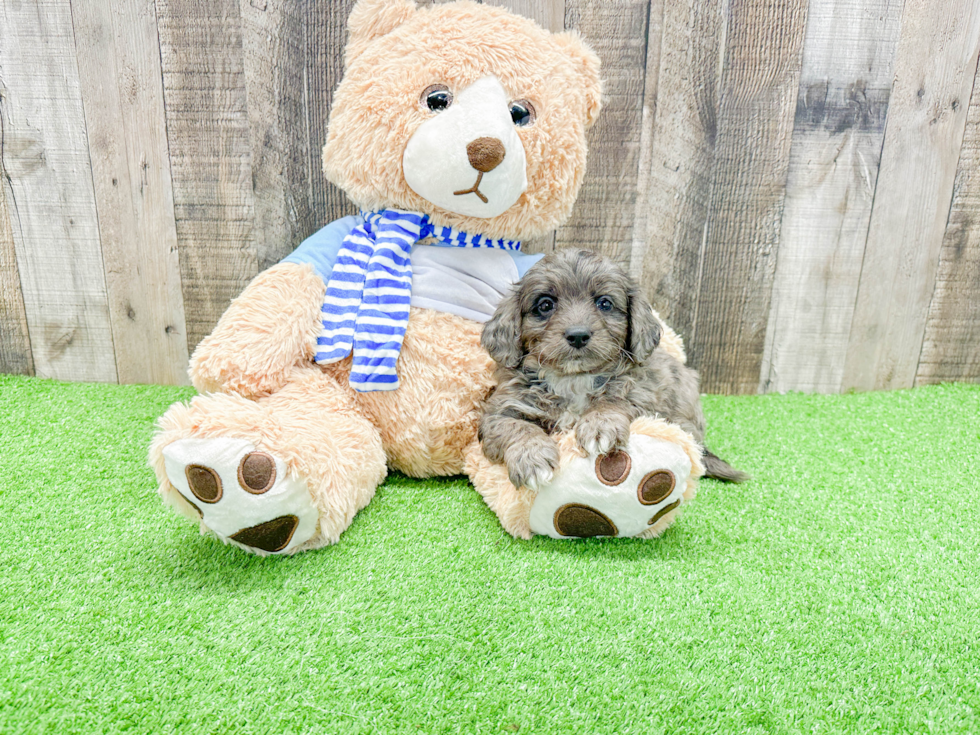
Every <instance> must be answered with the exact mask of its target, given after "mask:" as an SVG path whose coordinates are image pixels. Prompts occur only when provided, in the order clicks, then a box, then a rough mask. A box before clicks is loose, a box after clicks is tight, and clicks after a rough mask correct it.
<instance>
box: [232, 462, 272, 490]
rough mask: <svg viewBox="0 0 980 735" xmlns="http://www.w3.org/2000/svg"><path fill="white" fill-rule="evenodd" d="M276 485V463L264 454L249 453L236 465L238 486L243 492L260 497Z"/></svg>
mask: <svg viewBox="0 0 980 735" xmlns="http://www.w3.org/2000/svg"><path fill="white" fill-rule="evenodd" d="M275 483H276V461H275V460H274V459H273V458H272V457H270V456H269V455H268V454H266V453H265V452H249V453H248V454H246V455H245V456H244V457H242V461H241V462H240V463H239V464H238V484H239V485H241V486H242V489H243V490H244V491H245V492H248V493H252V495H261V494H262V493H266V492H269V489H270V488H271V487H272V486H273V485H274V484H275Z"/></svg>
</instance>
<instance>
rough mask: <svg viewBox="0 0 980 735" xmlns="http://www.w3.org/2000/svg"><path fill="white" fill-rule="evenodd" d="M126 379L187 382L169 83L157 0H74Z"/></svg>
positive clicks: (120, 364) (121, 371) (112, 310)
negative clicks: (166, 107) (166, 108)
mask: <svg viewBox="0 0 980 735" xmlns="http://www.w3.org/2000/svg"><path fill="white" fill-rule="evenodd" d="M72 19H73V22H74V29H75V42H76V48H77V56H78V72H79V81H80V84H81V90H82V102H83V103H84V109H85V123H86V126H87V129H88V140H89V153H90V157H91V165H92V178H93V181H94V185H95V200H96V205H97V207H98V212H99V233H100V236H101V241H102V254H103V261H104V263H105V274H106V287H107V289H108V296H109V314H110V316H111V318H112V337H113V344H114V346H115V357H116V369H117V372H118V376H119V382H121V383H163V384H171V385H172V384H180V383H187V382H188V379H187V336H186V333H185V331H184V303H183V297H182V294H181V287H180V261H179V258H178V255H177V228H176V223H175V221H174V200H173V190H172V188H171V180H170V160H169V152H168V149H167V131H166V119H165V117H164V113H163V83H162V80H161V74H160V49H159V44H158V41H157V28H156V15H155V13H154V10H153V2H152V0H73V6H72Z"/></svg>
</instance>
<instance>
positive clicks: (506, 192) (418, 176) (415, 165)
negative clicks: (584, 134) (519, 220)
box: [402, 76, 527, 218]
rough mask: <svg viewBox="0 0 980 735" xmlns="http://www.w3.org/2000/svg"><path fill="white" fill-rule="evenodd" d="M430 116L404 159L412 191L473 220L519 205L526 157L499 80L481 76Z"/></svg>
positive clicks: (406, 174) (525, 171)
mask: <svg viewBox="0 0 980 735" xmlns="http://www.w3.org/2000/svg"><path fill="white" fill-rule="evenodd" d="M429 114H431V117H430V118H429V119H428V120H426V121H425V122H423V123H422V124H421V125H420V126H419V128H418V129H417V130H416V131H415V133H414V134H413V135H412V137H411V138H409V140H408V143H407V144H406V146H405V153H404V155H403V156H402V170H403V173H404V175H405V181H406V183H407V184H408V185H409V187H411V189H412V191H414V192H415V193H416V194H418V195H419V196H422V197H424V198H425V199H427V200H428V201H429V202H431V203H432V204H435V205H436V206H438V207H441V208H442V209H445V210H447V211H450V212H454V213H456V214H462V215H466V216H470V217H480V218H491V217H496V216H497V215H499V214H502V213H503V212H505V211H507V210H508V209H509V208H510V207H512V206H513V205H514V204H515V203H517V201H518V200H519V199H520V197H521V194H523V193H524V192H525V191H526V190H527V170H526V169H527V159H526V156H525V153H524V145H523V143H521V139H520V136H519V135H518V134H517V132H516V130H515V123H514V121H513V119H512V116H511V112H510V102H509V99H508V97H507V93H506V91H505V90H504V88H503V86H502V85H501V84H500V82H499V80H497V78H496V77H493V76H486V77H483V78H482V79H479V80H477V81H476V82H474V83H473V84H471V85H469V86H468V87H466V88H465V89H463V90H462V91H461V92H459V93H458V94H456V95H454V96H453V97H452V103H451V104H448V105H447V106H445V107H444V108H441V109H439V110H432V111H430V113H429Z"/></svg>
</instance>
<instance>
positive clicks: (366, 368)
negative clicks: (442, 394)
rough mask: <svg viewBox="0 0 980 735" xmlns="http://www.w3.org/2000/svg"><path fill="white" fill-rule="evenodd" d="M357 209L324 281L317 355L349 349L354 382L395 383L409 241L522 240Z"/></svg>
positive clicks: (368, 387)
mask: <svg viewBox="0 0 980 735" xmlns="http://www.w3.org/2000/svg"><path fill="white" fill-rule="evenodd" d="M362 215H363V216H364V223H363V224H361V225H358V226H357V227H355V228H354V229H353V230H352V231H351V233H350V234H349V235H347V237H345V238H344V244H343V245H342V246H341V248H340V252H339V253H338V255H337V262H336V264H335V265H334V268H333V273H332V275H331V276H330V281H329V283H327V293H326V296H325V297H324V299H323V307H322V311H323V330H322V331H321V332H320V337H319V338H318V339H317V352H316V361H317V362H318V363H320V364H322V365H326V364H329V363H332V362H338V361H340V360H343V359H344V358H345V357H347V355H349V354H350V353H351V350H353V352H354V364H353V366H352V367H351V372H350V384H351V387H352V388H354V390H356V391H359V392H361V393H365V392H368V391H377V390H395V388H397V387H398V374H397V373H396V372H395V363H396V362H397V361H398V354H399V352H400V351H401V348H402V340H403V339H404V337H405V327H406V326H407V325H408V312H409V308H410V305H411V301H412V260H411V252H412V246H413V245H415V243H417V242H418V241H419V240H423V239H425V238H427V237H434V238H435V239H437V240H439V241H440V242H443V243H446V244H447V245H451V246H453V247H460V248H501V249H504V250H520V247H521V244H520V243H519V242H515V241H514V240H491V239H490V238H487V237H484V236H483V235H468V234H466V233H465V232H461V231H460V230H457V229H455V228H451V227H441V226H436V225H433V224H431V223H430V222H429V217H428V215H423V214H418V213H416V212H403V211H401V210H398V209H386V210H384V211H383V212H362Z"/></svg>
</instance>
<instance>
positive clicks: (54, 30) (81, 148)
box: [0, 0, 116, 382]
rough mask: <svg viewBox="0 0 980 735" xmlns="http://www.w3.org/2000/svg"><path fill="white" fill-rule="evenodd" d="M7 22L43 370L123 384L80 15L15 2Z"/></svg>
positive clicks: (21, 258)
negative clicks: (86, 109) (79, 62)
mask: <svg viewBox="0 0 980 735" xmlns="http://www.w3.org/2000/svg"><path fill="white" fill-rule="evenodd" d="M2 23H3V25H2V27H0V69H2V70H3V73H2V84H3V90H2V94H3V105H2V110H0V114H2V115H3V150H2V152H0V153H2V162H3V163H2V168H3V172H4V177H5V181H4V187H5V192H4V195H5V198H6V201H7V206H8V209H9V210H10V212H11V217H10V226H11V231H12V235H13V241H14V248H15V251H16V253H17V264H18V267H19V271H20V284H21V290H22V293H23V298H24V312H25V314H26V317H27V323H28V328H29V331H30V337H31V347H32V352H33V359H34V367H35V370H36V373H37V374H38V375H40V376H42V377H47V378H58V379H63V380H79V381H100V382H115V380H116V366H115V361H114V360H113V344H112V331H111V328H110V320H109V308H108V303H107V298H106V286H105V277H104V274H103V267H102V249H101V245H100V242H99V229H98V220H97V215H96V209H95V197H94V194H93V191H92V174H91V169H90V164H89V157H88V142H87V140H86V134H85V120H84V116H83V113H82V101H81V95H80V92H79V83H78V69H77V66H76V63H75V39H74V36H73V33H72V21H71V8H70V6H69V4H68V0H24V1H23V2H20V3H16V4H15V3H5V4H4V6H3V10H2Z"/></svg>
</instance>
